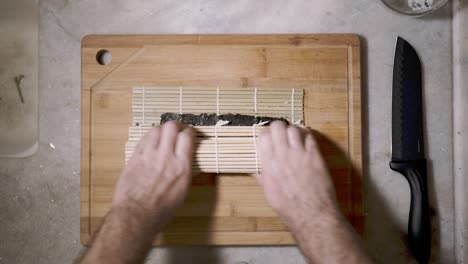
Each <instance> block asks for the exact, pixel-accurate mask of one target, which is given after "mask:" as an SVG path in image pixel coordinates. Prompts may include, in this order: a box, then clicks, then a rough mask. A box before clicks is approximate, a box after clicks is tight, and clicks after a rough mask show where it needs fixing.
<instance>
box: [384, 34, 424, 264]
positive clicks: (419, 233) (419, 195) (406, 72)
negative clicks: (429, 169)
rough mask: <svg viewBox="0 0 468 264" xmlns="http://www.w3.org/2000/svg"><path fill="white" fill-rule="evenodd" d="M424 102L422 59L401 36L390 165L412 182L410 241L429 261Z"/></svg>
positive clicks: (419, 258) (421, 258)
mask: <svg viewBox="0 0 468 264" xmlns="http://www.w3.org/2000/svg"><path fill="white" fill-rule="evenodd" d="M422 102H423V97H422V69H421V61H420V60H419V57H418V55H417V53H416V51H415V50H414V48H413V47H412V46H411V45H410V44H409V43H408V42H407V41H405V40H404V39H402V38H400V37H398V39H397V44H396V49H395V58H394V65H393V88H392V159H391V161H390V168H391V169H392V170H394V171H397V172H399V173H400V174H402V175H403V176H404V177H405V178H406V179H407V180H408V183H409V185H410V189H411V204H410V213H409V219H408V242H409V246H410V249H411V252H412V253H413V255H414V257H415V258H416V260H417V261H418V262H419V263H427V262H428V261H429V258H430V254H431V222H430V214H429V202H428V194H427V173H426V159H425V156H424V132H423V110H422Z"/></svg>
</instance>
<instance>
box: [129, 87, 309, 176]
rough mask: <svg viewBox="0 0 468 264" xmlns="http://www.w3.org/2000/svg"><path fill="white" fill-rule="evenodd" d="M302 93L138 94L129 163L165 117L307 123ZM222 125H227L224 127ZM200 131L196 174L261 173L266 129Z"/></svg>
mask: <svg viewBox="0 0 468 264" xmlns="http://www.w3.org/2000/svg"><path fill="white" fill-rule="evenodd" d="M303 93H304V91H303V89H294V88H292V89H267V88H242V89H233V88H219V87H215V88H185V87H184V88H182V87H178V88H174V87H172V88H144V87H136V88H134V89H133V102H132V110H133V125H132V126H131V127H130V128H129V132H128V134H129V136H128V142H127V144H126V146H125V157H126V160H128V159H129V158H130V157H131V155H132V154H133V151H134V149H135V147H136V146H137V144H138V142H139V140H140V138H141V137H142V136H143V135H145V133H146V132H148V131H149V130H150V129H151V127H153V126H156V125H159V123H160V116H161V114H163V113H167V112H171V113H180V114H183V113H191V114H201V113H216V114H218V115H221V114H228V113H231V114H246V115H253V116H270V117H277V118H279V117H282V118H285V119H287V120H288V121H289V122H291V123H297V122H298V121H301V120H303ZM221 123H222V122H221ZM223 125H224V124H219V123H218V125H216V126H196V127H195V131H196V142H195V146H196V147H195V150H194V162H193V167H192V169H193V170H194V171H199V172H209V173H259V172H260V171H261V165H262V164H261V161H260V160H259V158H258V152H257V138H258V135H259V134H260V132H261V130H262V129H263V127H262V125H264V124H263V123H260V124H256V125H253V126H223Z"/></svg>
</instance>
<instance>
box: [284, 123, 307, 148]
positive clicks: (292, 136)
mask: <svg viewBox="0 0 468 264" xmlns="http://www.w3.org/2000/svg"><path fill="white" fill-rule="evenodd" d="M287 133H288V142H289V145H290V146H291V147H292V148H295V149H302V150H303V149H305V147H304V134H303V133H302V131H301V129H300V128H298V127H296V126H289V127H288V129H287Z"/></svg>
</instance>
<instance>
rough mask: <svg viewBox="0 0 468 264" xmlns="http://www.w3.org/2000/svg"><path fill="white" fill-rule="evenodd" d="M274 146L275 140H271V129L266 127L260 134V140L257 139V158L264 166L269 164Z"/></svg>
mask: <svg viewBox="0 0 468 264" xmlns="http://www.w3.org/2000/svg"><path fill="white" fill-rule="evenodd" d="M274 148H275V146H274V144H273V140H272V138H271V133H270V128H268V127H265V128H264V129H263V130H262V133H261V134H260V136H259V138H258V139H257V150H256V151H257V157H258V158H259V159H260V160H261V161H262V164H265V162H266V164H268V159H269V158H268V157H270V156H271V154H272V153H273V151H274Z"/></svg>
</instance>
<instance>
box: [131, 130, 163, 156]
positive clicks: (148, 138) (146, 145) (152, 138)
mask: <svg viewBox="0 0 468 264" xmlns="http://www.w3.org/2000/svg"><path fill="white" fill-rule="evenodd" d="M159 132H160V131H159V128H156V127H154V128H152V129H150V130H149V131H148V132H147V133H146V134H144V135H143V137H142V138H141V139H140V141H139V142H138V145H137V146H136V148H135V152H136V153H139V154H143V153H145V152H147V151H148V150H150V149H152V148H153V147H154V146H155V144H157V142H159V134H160V133H159Z"/></svg>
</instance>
